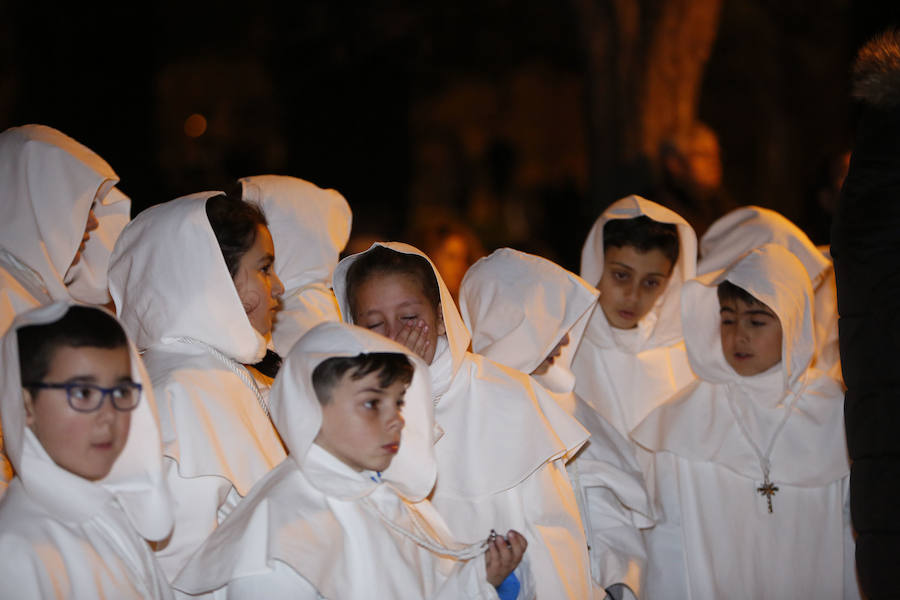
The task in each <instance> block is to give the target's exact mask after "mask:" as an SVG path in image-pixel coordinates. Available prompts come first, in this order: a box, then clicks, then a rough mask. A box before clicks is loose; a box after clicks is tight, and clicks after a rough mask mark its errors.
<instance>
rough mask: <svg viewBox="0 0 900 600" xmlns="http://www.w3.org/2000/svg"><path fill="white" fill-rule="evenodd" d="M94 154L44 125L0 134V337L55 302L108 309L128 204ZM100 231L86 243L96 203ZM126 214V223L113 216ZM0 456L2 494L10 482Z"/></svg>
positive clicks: (109, 169)
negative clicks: (114, 254)
mask: <svg viewBox="0 0 900 600" xmlns="http://www.w3.org/2000/svg"><path fill="white" fill-rule="evenodd" d="M118 181H119V176H118V175H116V173H115V172H114V171H113V170H112V167H110V166H109V164H107V163H106V161H104V160H103V159H102V158H100V157H99V156H97V154H95V153H94V152H92V151H91V150H89V149H88V148H86V147H84V146H83V145H81V144H79V143H78V142H76V141H75V140H73V139H72V138H70V137H69V136H67V135H65V134H63V133H62V132H60V131H57V130H55V129H52V128H50V127H46V126H44V125H24V126H22V127H12V128H10V129H7V130H6V131H4V132H3V133H0V334H3V333H4V332H5V331H6V330H7V328H8V327H9V326H10V324H11V323H12V321H13V319H14V318H15V316H16V315H17V314H19V313H21V312H24V311H26V310H29V309H32V308H36V307H38V306H43V305H45V304H49V303H50V302H53V301H54V300H59V301H70V300H72V299H75V300H77V301H79V302H84V303H88V304H106V303H107V302H109V299H110V298H109V292H108V291H107V285H106V270H107V266H108V263H109V254H110V252H111V251H112V244H113V243H115V239H116V237H117V236H118V235H119V232H120V231H121V230H122V227H124V226H125V223H127V221H128V211H129V210H130V208H131V201H130V200H129V199H128V197H127V196H125V195H124V194H122V193H121V192H119V191H118V190H117V189H115V188H114V187H113V186H114V185H115V184H116V183H117V182H118ZM94 202H97V207H96V209H95V215H96V216H97V218H98V220H99V223H100V226H99V227H98V229H96V230H95V231H93V232H91V239H90V240H88V242H87V244H86V245H85V249H84V252H83V253H82V257H81V260H80V261H79V263H78V264H77V265H75V266H74V267H71V268H70V265H71V264H72V260H73V259H74V258H75V253H76V252H77V251H78V248H79V246H80V245H81V240H82V236H83V235H84V230H85V225H86V224H87V220H88V214H89V213H90V210H91V204H92V203H94ZM122 210H124V222H122V217H120V216H116V214H115V213H117V212H119V213H121V211H122ZM5 463H6V460H5V457H4V456H3V454H0V494H2V493H3V488H5V487H6V482H7V481H9V479H10V477H12V472H11V469H9V468H8V466H7V465H6V464H5Z"/></svg>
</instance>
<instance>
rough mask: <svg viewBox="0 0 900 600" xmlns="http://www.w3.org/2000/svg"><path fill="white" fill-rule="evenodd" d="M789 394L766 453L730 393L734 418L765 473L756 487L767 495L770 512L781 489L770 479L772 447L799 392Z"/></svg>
mask: <svg viewBox="0 0 900 600" xmlns="http://www.w3.org/2000/svg"><path fill="white" fill-rule="evenodd" d="M788 394H789V395H791V396H793V398H792V399H791V401H785V405H784V416H783V417H782V418H781V422H780V423H779V424H778V427H776V428H775V433H773V434H772V437H771V438H770V439H769V445H768V446H767V447H766V452H765V454H764V453H763V452H762V450H760V448H759V446H757V445H756V442H754V441H753V438H752V437H751V436H750V432H749V431H747V427H746V426H745V425H744V422H743V421H742V420H741V418H740V416H738V412H737V409H736V408H735V406H734V399H733V398H732V395H731V394H728V408H729V410H731V414H732V416H734V420H735V421H736V422H737V424H738V427H739V428H740V431H741V435H743V436H744V439H745V440H747V442H748V443H749V444H750V447H751V448H753V452H755V453H756V458H757V460H759V467H760V470H762V474H763V482H762V485H760V486H759V487H758V488H756V493H758V494H759V495H760V496H765V498H766V503H767V504H768V508H769V514H772V513H773V512H774V510H773V508H772V498H773V497H774V496H775V493H776V492H778V491H779V487H778V486H777V485H775V484H774V483H772V480H771V479H769V473H770V471H771V467H772V461H771V460H770V457H771V456H772V448H774V447H775V441H776V440H777V439H778V436H779V435H780V434H781V431H782V430H783V429H784V426H785V425H786V424H787V421H788V418H789V417H790V416H791V412H792V411H791V409H792V408H793V405H794V402H793V400H794V399H796V398H797V394H795V393H794V392H793V391H790V390H788Z"/></svg>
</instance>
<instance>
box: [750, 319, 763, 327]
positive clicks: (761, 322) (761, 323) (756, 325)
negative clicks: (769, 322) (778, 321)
mask: <svg viewBox="0 0 900 600" xmlns="http://www.w3.org/2000/svg"><path fill="white" fill-rule="evenodd" d="M750 324H751V325H753V326H754V327H763V326H765V325H766V322H765V321H752V320H751V321H750Z"/></svg>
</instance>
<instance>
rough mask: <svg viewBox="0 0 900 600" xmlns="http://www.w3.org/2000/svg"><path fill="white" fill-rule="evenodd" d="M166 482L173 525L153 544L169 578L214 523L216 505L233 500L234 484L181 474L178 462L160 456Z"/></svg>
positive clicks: (226, 504)
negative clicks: (171, 505) (162, 460)
mask: <svg viewBox="0 0 900 600" xmlns="http://www.w3.org/2000/svg"><path fill="white" fill-rule="evenodd" d="M164 461H165V464H164V468H165V470H166V483H167V484H168V486H169V491H170V492H171V494H172V500H173V502H172V504H173V511H174V513H175V526H174V528H173V529H172V533H171V534H170V535H169V537H168V538H166V539H165V540H163V541H161V542H158V543H155V544H153V548H154V550H155V551H156V560H157V561H158V562H159V564H160V566H161V567H162V570H163V572H164V573H165V574H166V577H167V578H168V579H169V581H173V580H174V579H175V577H176V576H177V575H178V572H179V571H180V570H181V569H182V567H184V565H185V564H187V562H188V559H189V558H190V557H191V555H192V554H193V553H194V551H196V550H197V548H198V547H199V546H200V544H202V543H203V542H204V541H205V540H206V538H207V537H209V535H210V534H211V533H212V532H213V531H215V529H216V527H217V526H218V524H219V522H220V520H219V516H220V515H219V512H220V509H222V510H223V512H225V511H224V509H225V508H226V507H227V506H228V505H229V504H230V503H231V502H233V496H232V494H231V492H232V490H233V489H234V486H232V485H231V482H229V481H228V480H227V479H224V478H223V477H216V476H213V475H209V476H203V477H191V478H186V477H182V476H181V475H180V474H179V473H178V463H176V462H175V461H174V460H173V459H171V458H170V457H168V456H166V457H164Z"/></svg>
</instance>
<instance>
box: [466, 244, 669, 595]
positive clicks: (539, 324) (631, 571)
mask: <svg viewBox="0 0 900 600" xmlns="http://www.w3.org/2000/svg"><path fill="white" fill-rule="evenodd" d="M598 293H599V292H598V291H597V290H596V289H594V288H593V287H591V286H590V285H588V283H587V282H585V281H584V280H583V279H581V278H580V277H578V276H577V275H575V274H574V273H570V272H568V271H566V270H565V269H563V268H562V267H559V266H558V265H556V264H554V263H552V262H550V261H549V260H546V259H543V258H540V257H538V256H533V255H530V254H526V253H524V252H518V251H516V250H511V249H509V248H502V249H500V250H497V251H495V252H494V253H493V254H491V255H490V256H488V257H486V258H482V259H480V260H479V261H478V262H476V263H475V264H474V265H472V267H471V268H470V269H469V271H468V272H467V273H466V276H465V278H464V279H463V281H462V286H461V287H460V309H461V312H462V316H463V320H464V321H465V323H466V325H467V326H468V327H469V329H470V330H471V332H472V349H473V351H475V352H477V353H479V354H484V355H485V356H487V357H488V358H491V359H493V360H496V361H497V362H500V363H502V364H505V365H508V366H510V367H514V368H516V369H518V370H520V371H522V372H523V373H531V372H533V371H534V370H535V369H536V368H537V367H538V366H539V365H540V363H541V362H542V361H543V359H544V358H545V357H546V356H548V355H549V354H550V352H551V350H552V349H553V348H554V347H555V346H556V345H557V343H559V341H560V340H561V339H562V338H563V336H564V335H566V334H567V333H568V335H569V343H568V344H567V345H566V346H565V347H563V349H562V354H561V355H560V356H559V357H558V358H557V359H556V360H555V361H554V362H553V365H552V366H551V367H550V369H549V370H548V371H547V372H546V373H545V374H544V375H534V376H533V377H534V378H535V379H536V380H537V381H538V382H539V383H541V384H542V385H543V386H544V387H545V388H546V389H547V390H548V391H549V392H550V393H551V394H552V395H553V396H554V398H556V400H557V402H559V403H560V405H561V406H563V408H565V409H566V411H567V412H569V414H571V415H572V416H573V417H575V418H576V419H578V421H579V422H580V423H581V424H582V425H583V426H585V427H586V428H587V430H588V431H589V432H590V434H591V437H590V440H589V441H588V443H587V444H585V446H584V447H583V448H581V449H580V450H579V451H578V452H577V454H576V455H575V457H574V458H573V459H570V460H569V462H568V463H567V465H566V466H567V470H568V472H569V475H570V477H571V478H572V480H573V484H574V487H575V492H576V494H577V495H578V499H579V509H580V512H581V518H582V522H583V523H584V527H585V533H586V536H587V542H588V546H589V549H590V552H589V553H590V559H591V575H592V577H593V579H594V582H595V584H596V585H597V586H599V590H600V591H601V593H602V594H603V595H605V593H606V592H605V591H603V590H605V589H606V588H609V587H611V586H613V585H616V584H623V583H624V584H625V585H627V586H628V587H629V588H630V589H631V590H632V591H633V592H635V593H639V592H640V588H641V583H640V581H641V573H642V571H643V566H644V562H645V561H646V551H645V549H644V542H643V538H642V536H641V533H640V530H639V529H640V528H645V527H650V526H652V524H653V520H652V512H651V509H650V501H649V498H648V497H647V490H646V489H645V487H644V478H643V475H642V474H641V471H640V467H639V466H638V464H637V462H636V461H635V459H634V456H633V452H632V448H631V446H630V445H629V443H628V441H627V440H626V439H625V438H623V437H622V436H621V434H619V433H618V432H617V431H616V430H615V429H614V428H613V427H612V426H611V425H610V424H609V423H607V422H606V421H605V420H604V419H603V417H601V416H600V415H598V414H597V413H596V412H595V411H594V410H593V409H592V408H591V407H590V406H588V405H587V404H586V403H585V402H584V401H583V400H582V399H581V398H579V397H577V396H576V395H575V393H574V391H573V388H574V386H575V379H574V375H573V374H572V372H571V370H570V365H571V362H572V358H573V355H574V349H575V348H577V347H578V345H579V343H580V341H581V337H582V336H583V334H584V328H585V325H586V324H587V320H588V318H589V317H590V315H591V313H592V312H593V311H594V309H595V307H596V306H597V295H598Z"/></svg>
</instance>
